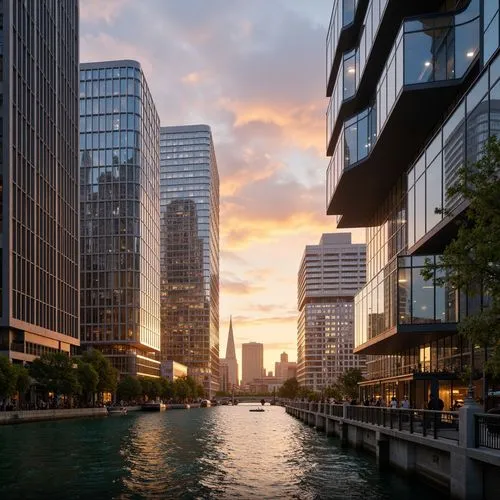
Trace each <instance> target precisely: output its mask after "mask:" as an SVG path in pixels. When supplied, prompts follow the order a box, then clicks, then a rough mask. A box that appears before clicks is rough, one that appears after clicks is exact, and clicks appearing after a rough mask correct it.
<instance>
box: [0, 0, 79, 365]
mask: <svg viewBox="0 0 500 500" xmlns="http://www.w3.org/2000/svg"><path fill="white" fill-rule="evenodd" d="M0 17H1V21H2V22H1V25H0V110H1V111H0V117H1V118H0V172H1V173H0V234H1V245H0V260H1V266H0V284H1V285H0V286H1V290H0V353H2V354H5V355H7V356H8V357H9V358H10V359H11V360H13V361H14V362H23V361H32V360H33V359H34V358H35V357H36V356H39V355H40V354H42V353H47V352H57V351H63V352H67V353H70V352H71V351H72V350H74V348H76V347H77V346H79V344H80V341H79V328H80V322H79V279H80V276H79V262H78V261H79V249H78V238H79V234H78V225H79V221H78V217H79V202H78V175H79V172H78V18H79V4H78V1H77V0H65V1H62V0H51V1H48V0H37V1H30V2H26V1H20V0H8V1H6V0H4V1H3V2H0Z"/></svg>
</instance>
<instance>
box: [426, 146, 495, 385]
mask: <svg viewBox="0 0 500 500" xmlns="http://www.w3.org/2000/svg"><path fill="white" fill-rule="evenodd" d="M499 172H500V143H499V141H498V140H497V139H496V138H495V137H492V138H490V139H489V140H488V142H487V143H486V145H485V148H484V155H483V157H482V158H481V159H480V160H479V161H478V162H476V163H475V164H473V165H469V166H467V167H464V168H462V169H460V170H459V173H458V179H457V182H456V183H455V184H454V185H453V186H452V187H451V188H450V189H448V191H447V198H448V199H453V198H454V199H463V200H464V201H465V202H467V203H468V208H467V210H466V212H465V215H464V217H460V218H459V219H458V221H457V222H456V224H457V225H458V230H457V236H456V237H455V238H454V239H453V240H452V241H451V242H450V244H449V245H448V246H447V247H446V249H445V250H444V252H443V255H442V256H441V257H440V259H439V261H438V262H437V264H436V265H434V264H431V263H430V262H427V263H426V267H425V268H424V270H423V271H422V276H423V277H424V278H425V279H426V280H432V279H433V280H434V281H435V283H436V285H438V286H446V287H447V288H449V289H451V290H462V291H467V294H468V295H469V296H478V295H483V296H485V297H486V298H487V300H486V301H485V303H484V305H483V308H482V310H478V311H472V312H470V311H469V314H468V316H467V317H466V318H464V319H462V320H461V321H460V323H459V331H460V332H461V333H462V334H463V335H465V336H466V337H467V338H468V339H470V340H471V341H472V342H473V343H474V344H479V345H481V346H483V347H488V348H489V352H491V353H492V357H491V359H490V360H489V361H488V363H487V366H486V371H487V372H488V373H489V374H490V375H491V376H493V377H499V376H500V182H499V177H498V176H499ZM437 211H438V212H441V213H444V215H448V216H453V215H454V214H453V213H452V212H449V211H446V210H437Z"/></svg>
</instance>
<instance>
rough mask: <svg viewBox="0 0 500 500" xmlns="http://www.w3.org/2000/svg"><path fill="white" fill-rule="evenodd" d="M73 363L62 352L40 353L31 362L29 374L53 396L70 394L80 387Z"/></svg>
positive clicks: (77, 390)
mask: <svg viewBox="0 0 500 500" xmlns="http://www.w3.org/2000/svg"><path fill="white" fill-rule="evenodd" d="M73 364H74V363H73V360H72V359H71V358H70V357H69V356H68V355H67V354H66V353H64V352H54V353H49V354H42V356H41V357H40V358H37V359H35V360H34V361H33V363H31V366H30V375H31V376H32V377H33V378H34V379H35V380H36V381H37V382H38V383H40V384H41V385H43V386H45V388H46V389H47V390H48V391H49V392H53V393H54V395H55V396H60V395H65V396H72V395H73V394H75V393H78V392H79V391H80V389H81V388H80V385H79V383H78V378H77V372H76V370H75V368H74V367H73Z"/></svg>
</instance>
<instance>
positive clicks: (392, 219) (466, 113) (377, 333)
mask: <svg viewBox="0 0 500 500" xmlns="http://www.w3.org/2000/svg"><path fill="white" fill-rule="evenodd" d="M347 4H349V5H348V8H347V9H346V8H345V7H346V5H347ZM499 20H500V12H499V3H498V1H496V0H456V1H455V0H454V1H448V0H406V1H404V2H402V1H400V0H383V1H369V2H368V1H359V2H354V3H353V2H346V1H345V0H335V2H334V5H333V11H332V17H331V23H330V29H329V32H328V37H327V47H326V53H327V57H326V60H327V85H326V87H327V88H326V93H327V96H328V97H330V104H329V106H328V112H327V154H328V156H331V160H330V163H329V166H328V170H327V175H326V178H327V213H328V214H332V215H336V218H337V226H338V227H340V228H350V227H366V228H367V229H366V242H367V259H366V260H367V283H366V285H365V286H364V287H363V289H362V290H361V291H360V292H359V293H358V294H357V296H356V299H355V304H356V305H355V309H356V314H355V316H356V322H355V323H356V325H355V349H354V350H355V352H356V353H357V354H362V355H366V356H367V357H368V358H367V378H368V380H366V381H364V382H363V383H362V384H361V385H360V390H361V394H360V396H361V398H362V399H367V398H368V399H369V398H371V397H377V396H381V397H382V398H383V399H385V400H386V401H388V400H389V399H390V398H391V397H393V396H396V397H397V398H398V399H402V398H403V397H404V396H407V397H408V398H409V400H410V401H411V403H412V405H414V407H415V408H421V407H422V406H423V405H425V404H426V403H427V401H428V399H429V396H430V395H431V394H434V395H436V396H437V395H439V397H440V398H441V399H442V400H443V401H444V404H445V408H446V409H449V408H452V407H455V406H456V404H460V403H461V402H463V400H464V398H465V395H466V391H467V388H466V387H465V386H464V384H463V382H462V381H461V380H460V379H461V377H460V375H459V374H460V373H463V371H464V367H465V366H468V369H469V370H470V361H469V359H470V354H471V353H470V350H469V347H468V346H467V343H466V342H463V339H462V338H461V337H460V336H459V335H458V334H457V322H459V321H460V320H461V319H462V318H464V317H465V316H467V315H468V314H470V313H471V312H473V311H474V308H475V307H478V305H479V303H480V302H481V301H479V300H476V301H474V300H471V298H470V297H469V298H468V297H466V296H465V292H463V291H462V293H459V292H458V291H457V290H454V289H451V288H450V287H447V286H441V285H440V284H439V281H438V282H435V281H433V280H428V281H426V280H424V279H423V277H422V274H421V271H422V268H423V267H424V265H425V262H426V260H428V261H430V262H435V259H438V261H439V255H440V254H441V253H442V252H443V249H444V248H446V246H447V245H448V244H449V243H450V241H451V240H452V239H453V238H454V234H455V232H456V225H455V221H454V219H455V218H456V217H457V216H458V217H460V216H461V215H462V213H463V211H464V210H466V208H467V203H466V201H465V200H461V199H459V198H458V197H457V196H454V197H448V196H447V192H448V189H449V188H450V187H452V186H453V185H454V183H455V181H456V179H457V173H458V171H459V169H460V168H462V167H463V166H464V165H467V164H470V163H474V162H475V161H477V160H478V159H479V158H480V157H481V155H482V151H483V147H484V143H485V141H486V139H487V138H488V136H491V135H498V132H499V129H500V120H499V109H500V106H499V104H500V80H499V77H500V72H499V67H500V56H499V50H498V48H499V45H500V38H499V36H498V33H499V28H500V21H499ZM437 26H439V29H436V27H437ZM410 117H411V118H410ZM436 209H444V210H436ZM479 307H481V306H479ZM473 349H475V348H474V347H473ZM487 355H488V353H487V352H484V351H483V352H481V350H480V349H477V351H476V356H475V361H474V370H473V371H477V372H481V371H482V364H483V362H484V359H485V358H486V357H487ZM481 386H482V387H481ZM477 389H478V392H477V393H476V394H477V395H480V394H481V390H483V391H484V385H483V384H482V383H481V381H479V380H478V381H477ZM483 396H485V394H484V393H483Z"/></svg>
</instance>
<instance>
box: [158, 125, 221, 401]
mask: <svg viewBox="0 0 500 500" xmlns="http://www.w3.org/2000/svg"><path fill="white" fill-rule="evenodd" d="M160 163H161V174H160V185H161V194H160V204H161V331H162V341H161V342H162V348H161V351H162V359H164V360H173V361H177V362H179V363H182V364H184V365H186V366H187V367H188V373H189V375H190V376H192V377H194V378H195V379H196V380H197V381H198V382H199V383H200V384H202V385H203V386H204V388H205V390H206V392H207V394H208V395H209V396H211V395H212V394H214V393H215V391H217V390H218V389H219V173H218V170H217V160H216V157H215V150H214V145H213V140H212V133H211V131H210V127H208V126H207V125H188V126H178V127H161V138H160Z"/></svg>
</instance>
